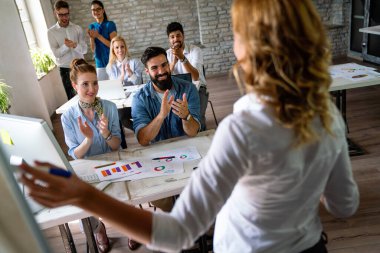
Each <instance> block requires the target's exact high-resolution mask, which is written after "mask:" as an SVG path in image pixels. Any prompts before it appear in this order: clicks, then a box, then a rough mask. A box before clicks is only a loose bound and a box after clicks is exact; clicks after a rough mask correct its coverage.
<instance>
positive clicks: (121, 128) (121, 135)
mask: <svg viewBox="0 0 380 253" xmlns="http://www.w3.org/2000/svg"><path fill="white" fill-rule="evenodd" d="M119 125H120V138H121V143H120V146H121V148H122V149H126V148H127V141H126V140H125V133H124V127H123V124H121V120H119Z"/></svg>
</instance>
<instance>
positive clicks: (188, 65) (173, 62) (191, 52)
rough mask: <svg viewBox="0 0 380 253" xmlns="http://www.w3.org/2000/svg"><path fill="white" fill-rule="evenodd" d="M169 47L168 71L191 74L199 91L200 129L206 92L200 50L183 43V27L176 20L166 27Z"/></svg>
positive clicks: (204, 109) (204, 123) (205, 104)
mask: <svg viewBox="0 0 380 253" xmlns="http://www.w3.org/2000/svg"><path fill="white" fill-rule="evenodd" d="M166 34H167V35H168V40H169V46H170V48H169V49H168V50H166V54H167V57H168V61H169V63H170V71H171V73H172V75H178V74H187V73H190V74H191V79H192V81H193V83H194V84H195V85H196V87H197V89H198V91H199V100H200V101H199V102H200V106H201V111H200V112H201V130H205V129H206V116H205V114H206V109H207V102H208V93H207V87H206V78H205V76H204V73H203V54H202V50H201V49H200V48H199V47H197V46H195V45H193V44H187V43H185V34H184V32H183V27H182V25H181V24H180V23H178V22H172V23H170V24H168V26H167V27H166Z"/></svg>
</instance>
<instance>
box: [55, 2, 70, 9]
mask: <svg viewBox="0 0 380 253" xmlns="http://www.w3.org/2000/svg"><path fill="white" fill-rule="evenodd" d="M61 8H65V9H68V8H69V4H68V3H67V2H66V1H62V0H58V1H56V2H55V3H54V9H55V10H59V9H61Z"/></svg>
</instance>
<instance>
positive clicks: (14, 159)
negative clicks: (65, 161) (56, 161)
mask: <svg viewBox="0 0 380 253" xmlns="http://www.w3.org/2000/svg"><path fill="white" fill-rule="evenodd" d="M23 163H26V162H25V160H24V159H23V158H22V157H19V156H14V155H12V156H11V158H10V164H11V165H14V166H16V168H18V169H19V166H20V165H21V164H23ZM33 167H34V168H35V169H36V170H39V171H45V172H48V173H50V174H52V175H56V176H61V177H67V178H69V177H71V172H70V171H67V170H64V169H60V168H54V167H47V166H33Z"/></svg>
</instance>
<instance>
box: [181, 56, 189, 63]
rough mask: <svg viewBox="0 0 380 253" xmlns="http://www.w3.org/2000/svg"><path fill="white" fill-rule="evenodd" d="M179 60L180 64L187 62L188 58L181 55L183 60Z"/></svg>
mask: <svg viewBox="0 0 380 253" xmlns="http://www.w3.org/2000/svg"><path fill="white" fill-rule="evenodd" d="M180 61H181V62H182V64H185V63H187V62H188V60H187V58H186V56H183V60H180Z"/></svg>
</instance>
